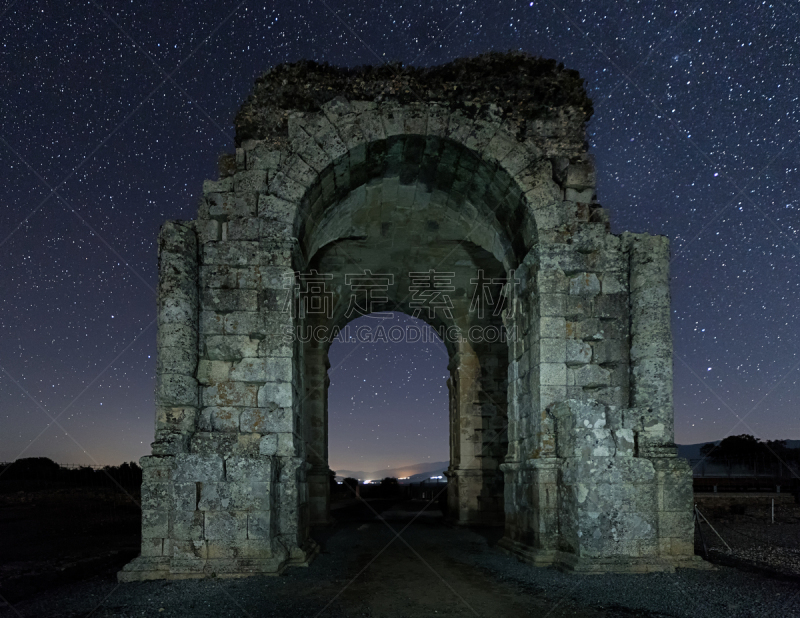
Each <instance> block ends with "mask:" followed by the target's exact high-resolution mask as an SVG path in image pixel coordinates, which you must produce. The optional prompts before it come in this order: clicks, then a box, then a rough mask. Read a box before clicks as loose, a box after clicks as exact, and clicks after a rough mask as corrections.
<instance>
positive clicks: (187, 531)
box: [169, 511, 204, 541]
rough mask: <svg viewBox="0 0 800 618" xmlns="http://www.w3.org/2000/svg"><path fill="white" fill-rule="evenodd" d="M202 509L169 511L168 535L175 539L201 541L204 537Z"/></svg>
mask: <svg viewBox="0 0 800 618" xmlns="http://www.w3.org/2000/svg"><path fill="white" fill-rule="evenodd" d="M203 528H204V525H203V512H202V511H170V513H169V536H170V538H172V539H174V540H176V541H202V540H203V538H204V529H203Z"/></svg>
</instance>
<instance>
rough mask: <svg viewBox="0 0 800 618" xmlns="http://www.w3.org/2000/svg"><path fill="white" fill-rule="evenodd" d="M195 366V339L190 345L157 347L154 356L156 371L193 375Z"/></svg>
mask: <svg viewBox="0 0 800 618" xmlns="http://www.w3.org/2000/svg"><path fill="white" fill-rule="evenodd" d="M196 367H197V339H196V335H195V341H194V343H193V344H192V345H191V347H187V348H167V347H159V348H158V354H157V357H156V373H177V374H180V375H186V376H191V375H194V372H195V368H196Z"/></svg>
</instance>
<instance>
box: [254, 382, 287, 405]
mask: <svg viewBox="0 0 800 618" xmlns="http://www.w3.org/2000/svg"><path fill="white" fill-rule="evenodd" d="M292 399H293V390H292V384H291V383H290V382H267V383H266V384H265V385H264V386H262V387H261V388H259V389H258V407H259V408H269V407H271V406H277V407H279V408H289V407H291V405H292ZM254 407H255V406H254Z"/></svg>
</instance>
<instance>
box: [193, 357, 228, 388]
mask: <svg viewBox="0 0 800 618" xmlns="http://www.w3.org/2000/svg"><path fill="white" fill-rule="evenodd" d="M231 366H232V363H231V362H230V361H219V360H201V361H199V362H198V364H197V381H198V382H199V383H200V384H203V385H209V384H217V383H219V382H227V381H228V380H229V379H230V372H231Z"/></svg>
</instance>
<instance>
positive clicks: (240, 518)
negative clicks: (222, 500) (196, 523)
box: [197, 511, 247, 541]
mask: <svg viewBox="0 0 800 618" xmlns="http://www.w3.org/2000/svg"><path fill="white" fill-rule="evenodd" d="M197 513H199V514H200V515H203V514H205V538H206V539H208V540H209V541H216V540H219V541H233V540H244V539H246V538H247V513H244V512H241V511H197Z"/></svg>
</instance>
